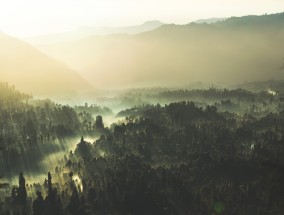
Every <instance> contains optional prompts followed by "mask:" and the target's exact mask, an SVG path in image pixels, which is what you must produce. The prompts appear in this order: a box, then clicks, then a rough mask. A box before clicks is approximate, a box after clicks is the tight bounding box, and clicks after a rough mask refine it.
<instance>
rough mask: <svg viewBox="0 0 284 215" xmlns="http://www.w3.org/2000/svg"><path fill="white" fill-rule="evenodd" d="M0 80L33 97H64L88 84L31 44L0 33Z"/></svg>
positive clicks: (87, 86) (85, 87) (84, 88)
mask: <svg viewBox="0 0 284 215" xmlns="http://www.w3.org/2000/svg"><path fill="white" fill-rule="evenodd" d="M0 47H1V48H0V80H1V81H5V82H9V83H10V84H14V85H16V87H17V88H18V89H20V90H22V91H24V92H26V93H33V94H34V95H46V96H50V95H51V96H53V95H65V94H71V93H74V92H77V91H79V90H86V89H88V88H89V87H90V85H89V84H88V83H87V82H86V81H85V80H84V79H83V78H82V77H81V76H80V75H79V74H77V73H76V72H75V71H73V70H71V69H69V68H68V67H67V66H66V65H64V64H63V63H60V62H58V61H56V60H54V59H52V58H50V57H48V56H46V55H44V54H42V53H41V52H39V51H38V50H37V49H35V48H34V47H32V46H31V45H29V44H27V43H25V42H22V41H20V40H18V39H16V38H13V37H10V36H7V35H5V34H1V33H0Z"/></svg>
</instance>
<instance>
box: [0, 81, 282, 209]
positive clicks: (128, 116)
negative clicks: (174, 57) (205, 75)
mask: <svg viewBox="0 0 284 215" xmlns="http://www.w3.org/2000/svg"><path fill="white" fill-rule="evenodd" d="M282 85H283V84H282ZM255 86H256V85H255ZM117 100H119V101H117V103H118V104H119V105H120V107H122V108H121V109H120V110H119V111H114V109H112V107H106V106H103V105H100V104H88V103H85V104H84V105H74V106H68V105H61V104H58V103H56V102H53V101H51V100H49V99H44V100H40V99H36V98H33V97H32V96H31V95H27V94H24V93H21V92H19V91H17V90H16V89H15V87H12V86H9V85H8V84H7V83H1V84H0V148H1V152H0V170H1V174H2V175H3V176H2V177H1V181H0V183H1V186H0V214H3V215H12V214H13V215H50V214H53V215H84V214H86V215H93V214H98V215H100V214H102V215H104V214H121V215H124V214H141V215H142V214H143V215H144V214H153V215H154V214H155V215H156V214H169V215H170V214H194V215H198V214H199V215H203V214H204V215H206V214H215V215H219V214H232V215H234V214H236V215H238V214H244V215H252V214H256V215H262V214H263V215H266V214H273V215H278V214H279V215H280V214H283V213H284V185H283V181H284V99H283V97H282V93H281V89H280V88H278V89H276V88H274V89H273V88H272V89H269V90H266V89H265V90H260V91H259V90H250V89H248V88H234V89H229V88H226V89H221V88H220V89H219V88H214V87H211V88H207V89H166V90H164V89H159V90H154V89H152V90H151V89H140V90H138V89H136V90H131V91H128V92H123V93H122V94H121V95H120V96H119V97H117ZM116 108H117V106H116ZM108 115H111V116H116V117H117V118H116V119H119V120H116V121H115V122H114V123H111V124H110V125H106V123H105V122H104V118H105V116H108ZM74 142H75V144H74ZM73 145H74V147H73ZM72 147H73V148H72ZM54 154H57V155H58V156H53V155H54ZM38 174H44V176H43V178H42V180H39V178H35V179H33V180H32V179H31V180H28V178H31V177H30V176H35V175H38ZM28 176H29V177H28ZM14 178H16V180H12V179H14ZM14 181H16V183H14Z"/></svg>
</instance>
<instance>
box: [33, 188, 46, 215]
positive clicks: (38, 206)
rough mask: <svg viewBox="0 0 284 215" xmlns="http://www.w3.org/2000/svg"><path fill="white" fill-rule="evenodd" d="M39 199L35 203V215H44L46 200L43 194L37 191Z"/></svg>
mask: <svg viewBox="0 0 284 215" xmlns="http://www.w3.org/2000/svg"><path fill="white" fill-rule="evenodd" d="M36 194H37V198H36V200H34V202H33V215H43V213H44V200H43V197H42V195H41V192H39V191H37V192H36Z"/></svg>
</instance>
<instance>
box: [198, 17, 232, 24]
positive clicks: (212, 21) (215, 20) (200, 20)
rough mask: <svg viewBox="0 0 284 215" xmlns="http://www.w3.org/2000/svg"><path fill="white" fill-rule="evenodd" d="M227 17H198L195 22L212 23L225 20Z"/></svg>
mask: <svg viewBox="0 0 284 215" xmlns="http://www.w3.org/2000/svg"><path fill="white" fill-rule="evenodd" d="M226 19H227V18H209V19H198V20H196V21H194V23H197V24H202V23H206V24H212V23H215V22H220V21H225V20H226Z"/></svg>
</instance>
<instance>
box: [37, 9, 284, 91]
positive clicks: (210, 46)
mask: <svg viewBox="0 0 284 215" xmlns="http://www.w3.org/2000/svg"><path fill="white" fill-rule="evenodd" d="M283 44H284V13H280V14H272V15H263V16H245V17H232V18H229V19H226V20H225V21H219V22H216V23H213V24H196V23H190V24H187V25H173V24H172V25H163V26H161V27H159V28H157V29H155V30H152V31H148V32H144V33H141V34H138V35H125V34H119V35H110V36H93V37H89V38H86V39H82V40H78V41H75V42H69V43H60V44H54V45H52V46H42V47H41V50H43V51H44V52H46V53H48V54H50V55H51V56H53V57H55V58H57V59H60V60H62V61H63V62H65V63H66V64H68V65H69V66H70V67H72V68H74V69H76V70H77V71H79V72H80V73H81V74H82V75H83V76H84V77H85V78H88V80H92V82H93V83H94V84H96V85H97V86H104V87H113V86H117V87H119V86H137V85H142V86H145V85H148V84H153V85H156V84H159V85H169V84H173V85H177V84H179V85H180V84H187V83H189V82H195V81H203V82H225V83H240V82H246V81H261V80H267V79H283V78H284V71H283V69H281V68H282V67H281V65H282V64H283V57H284V49H283Z"/></svg>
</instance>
